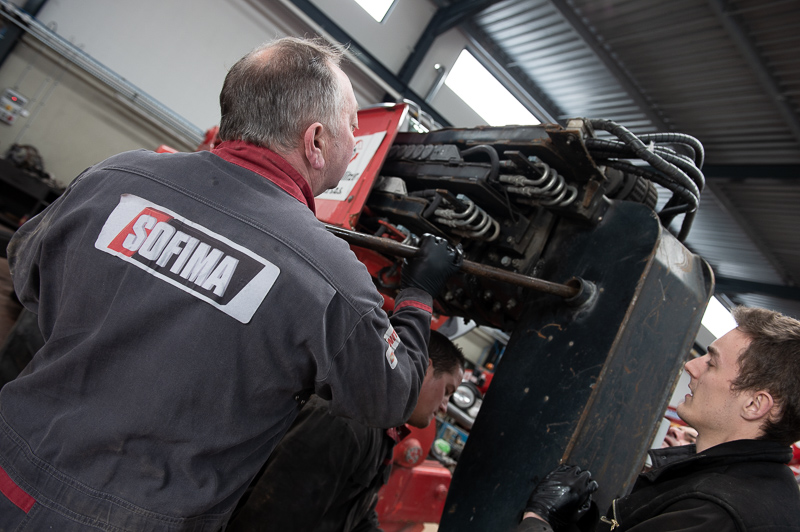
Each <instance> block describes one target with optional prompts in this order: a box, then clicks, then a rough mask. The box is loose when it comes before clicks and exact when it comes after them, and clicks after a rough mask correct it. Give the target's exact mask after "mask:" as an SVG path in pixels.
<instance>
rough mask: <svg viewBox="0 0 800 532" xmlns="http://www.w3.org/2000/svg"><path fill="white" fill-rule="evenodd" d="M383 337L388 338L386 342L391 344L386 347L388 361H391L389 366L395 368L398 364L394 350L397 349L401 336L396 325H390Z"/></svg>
mask: <svg viewBox="0 0 800 532" xmlns="http://www.w3.org/2000/svg"><path fill="white" fill-rule="evenodd" d="M383 339H384V340H386V343H387V344H388V345H389V347H387V348H386V361H387V362H389V367H390V368H392V369H394V368H395V366H397V356H396V355H395V354H394V352H395V351H396V350H397V346H399V345H400V337H399V336H398V335H397V332H396V331H395V330H394V327H392V326H391V325H389V328H388V329H386V332H385V333H383Z"/></svg>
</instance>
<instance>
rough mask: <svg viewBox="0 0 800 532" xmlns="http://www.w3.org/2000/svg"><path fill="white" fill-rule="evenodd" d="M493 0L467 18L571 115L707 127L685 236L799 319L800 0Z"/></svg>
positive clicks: (756, 299) (656, 126)
mask: <svg viewBox="0 0 800 532" xmlns="http://www.w3.org/2000/svg"><path fill="white" fill-rule="evenodd" d="M457 3H458V2H455V3H451V7H452V5H454V4H457ZM484 4H486V5H488V7H486V5H484V6H483V7H485V9H483V10H482V11H480V12H478V13H477V14H475V15H473V16H471V17H470V18H469V19H468V20H464V21H463V22H462V24H461V27H462V29H463V30H465V31H466V32H467V33H468V34H469V35H470V36H471V37H472V38H473V39H474V40H475V43H476V45H478V46H480V47H482V48H483V49H484V50H485V51H486V52H488V53H489V54H490V55H492V56H493V57H494V58H495V59H497V60H498V62H500V64H502V65H504V66H505V68H506V69H507V70H508V71H509V72H510V73H511V74H512V75H514V76H515V77H516V78H517V80H518V81H520V82H521V84H524V85H525V86H528V87H531V91H532V94H534V95H535V94H537V93H538V94H539V95H540V98H539V100H540V102H541V103H542V105H543V106H545V108H546V109H547V110H548V112H550V114H551V115H552V116H554V117H556V118H557V120H558V121H559V122H560V123H564V122H565V119H567V118H570V117H590V118H607V119H610V120H614V121H616V122H618V123H620V124H622V125H624V126H626V127H627V128H628V129H630V130H631V131H633V132H634V133H647V132H653V131H672V132H679V133H686V134H689V135H692V136H694V137H697V138H698V139H699V140H700V141H701V142H702V143H703V145H704V146H705V149H706V163H705V166H704V167H703V172H704V174H705V176H706V179H707V187H706V189H705V191H704V192H703V194H702V199H701V203H700V209H699V211H698V215H697V218H696V219H695V222H694V225H693V229H692V232H691V233H690V234H689V237H688V239H687V240H686V245H687V246H688V247H689V248H690V249H692V250H693V251H694V252H696V253H698V254H699V255H701V256H702V257H704V258H705V259H706V260H707V261H708V262H709V263H710V264H711V266H712V268H713V269H714V272H715V275H716V281H717V289H716V294H717V295H724V296H726V297H727V298H728V299H729V300H730V301H731V302H733V303H737V304H744V305H748V306H763V307H767V308H772V309H775V310H778V311H781V312H783V313H785V314H788V315H791V316H794V317H797V318H800V289H799V288H798V287H797V283H798V281H800V236H798V230H797V228H798V227H799V226H800V208H799V207H800V113H798V109H799V108H800V31H798V29H799V28H800V2H797V1H796V0H727V1H726V0H647V1H641V0H504V1H500V2H485V3H484ZM441 9H447V8H446V7H442V8H441ZM541 95H544V96H545V98H541ZM542 100H543V101H542Z"/></svg>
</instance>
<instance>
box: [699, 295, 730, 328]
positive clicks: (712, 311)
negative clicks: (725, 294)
mask: <svg viewBox="0 0 800 532" xmlns="http://www.w3.org/2000/svg"><path fill="white" fill-rule="evenodd" d="M702 323H703V326H704V327H705V328H706V329H708V331H709V332H710V333H711V334H713V335H714V336H715V337H717V338H720V337H721V336H723V335H724V334H726V333H728V332H729V331H731V330H732V329H735V328H736V321H735V320H734V319H733V316H731V313H730V312H728V309H726V308H725V306H724V305H723V304H722V303H720V302H719V300H718V299H717V298H716V297H712V298H711V299H710V300H709V302H708V307H707V308H706V312H705V314H703V319H702Z"/></svg>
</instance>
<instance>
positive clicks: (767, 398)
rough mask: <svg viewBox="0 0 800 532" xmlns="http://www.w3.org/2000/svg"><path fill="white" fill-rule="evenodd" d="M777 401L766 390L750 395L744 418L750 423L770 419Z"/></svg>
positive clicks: (744, 410)
mask: <svg viewBox="0 0 800 532" xmlns="http://www.w3.org/2000/svg"><path fill="white" fill-rule="evenodd" d="M776 406H777V405H776V404H775V400H774V399H773V398H772V394H770V393H769V392H768V391H766V390H759V391H756V392H750V393H748V397H747V402H746V403H745V405H744V409H743V413H742V417H744V418H745V419H746V420H748V421H758V420H760V419H764V418H765V417H766V418H769V416H770V415H771V414H772V411H773V408H776Z"/></svg>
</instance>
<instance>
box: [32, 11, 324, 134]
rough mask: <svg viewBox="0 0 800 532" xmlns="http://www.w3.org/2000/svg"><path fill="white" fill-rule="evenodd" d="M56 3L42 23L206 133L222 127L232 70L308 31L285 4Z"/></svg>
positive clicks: (43, 14) (40, 18) (43, 13)
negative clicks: (223, 96) (280, 40)
mask: <svg viewBox="0 0 800 532" xmlns="http://www.w3.org/2000/svg"><path fill="white" fill-rule="evenodd" d="M268 4H269V5H270V6H271V8H270V9H265V8H264V7H263V6H264V4H263V3H260V2H250V1H247V0H170V1H168V2H165V1H163V0H137V1H136V2H131V1H108V0H49V1H48V2H46V3H45V5H44V6H43V7H42V9H41V11H40V12H39V14H38V16H37V18H38V19H39V21H40V22H42V23H43V24H45V25H47V26H49V27H51V28H52V29H54V30H55V31H56V33H58V34H59V35H61V36H62V37H64V38H65V39H67V40H68V41H70V42H72V43H73V44H75V45H77V46H78V47H79V48H81V49H83V51H85V52H86V53H87V54H89V55H90V56H92V57H93V58H95V59H96V60H98V61H99V62H101V63H103V64H104V65H105V66H107V67H109V68H110V69H111V70H113V71H115V72H116V73H117V74H119V75H121V76H122V77H124V78H126V79H127V80H129V81H130V82H131V83H133V84H134V85H136V86H137V87H139V88H140V89H142V90H143V91H144V92H146V93H148V94H149V95H151V96H152V97H154V98H156V99H157V100H159V101H160V102H161V103H163V104H165V105H166V106H167V107H169V108H170V109H172V110H173V111H175V112H176V113H177V114H179V115H181V116H183V117H184V118H186V119H187V120H189V121H190V122H192V123H193V124H195V125H197V126H198V127H199V128H201V129H207V128H209V127H211V126H213V125H216V124H217V123H218V122H219V99H218V97H219V91H220V88H221V87H222V81H223V79H224V78H225V74H226V72H227V71H228V69H229V68H230V67H231V65H233V63H235V62H236V61H237V60H238V59H239V58H240V57H242V56H243V55H244V54H246V53H247V52H248V51H250V50H252V49H253V48H255V47H256V46H258V45H259V44H261V43H262V42H264V41H266V40H269V39H274V38H276V37H281V36H284V35H286V34H287V33H300V34H302V33H305V32H307V31H308V28H307V27H306V26H305V25H303V24H299V23H298V22H297V21H296V20H295V19H293V17H291V16H287V12H286V10H285V9H284V8H283V7H282V5H281V4H280V2H268Z"/></svg>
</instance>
